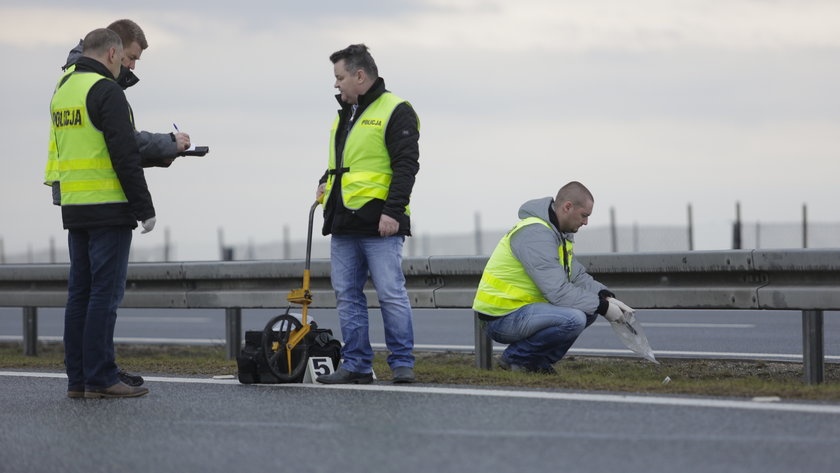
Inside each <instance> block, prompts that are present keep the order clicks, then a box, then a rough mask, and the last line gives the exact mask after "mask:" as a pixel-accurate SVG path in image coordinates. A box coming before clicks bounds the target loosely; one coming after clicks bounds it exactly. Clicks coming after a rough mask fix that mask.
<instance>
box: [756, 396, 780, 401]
mask: <svg viewBox="0 0 840 473" xmlns="http://www.w3.org/2000/svg"><path fill="white" fill-rule="evenodd" d="M752 400H753V402H779V401H781V400H782V398H780V397H779V396H756V397H754V398H752Z"/></svg>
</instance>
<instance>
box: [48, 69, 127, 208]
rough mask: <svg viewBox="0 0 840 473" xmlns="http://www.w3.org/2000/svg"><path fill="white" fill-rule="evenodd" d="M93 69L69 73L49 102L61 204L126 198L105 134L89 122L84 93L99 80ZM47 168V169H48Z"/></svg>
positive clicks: (86, 93) (122, 200)
mask: <svg viewBox="0 0 840 473" xmlns="http://www.w3.org/2000/svg"><path fill="white" fill-rule="evenodd" d="M103 79H104V80H108V79H107V78H106V77H104V76H102V75H99V74H96V73H89V72H85V73H72V74H71V75H70V77H69V78H68V79H67V80H66V81H64V83H63V84H61V85H60V87H58V89H57V90H56V92H55V94H53V99H52V102H51V103H50V113H51V115H52V133H51V136H54V137H55V149H56V160H55V161H54V162H52V164H48V166H52V168H53V170H55V169H56V168H57V171H58V180H59V181H60V182H61V205H95V204H106V203H118V202H128V199H127V198H126V197H125V193H124V192H123V190H122V186H121V185H120V181H119V179H118V178H117V173H116V172H114V168H113V166H112V164H111V156H110V154H108V147H107V145H106V144H105V137H104V136H103V135H102V132H101V131H99V130H97V129H96V128H95V127H94V126H93V124H91V122H90V116H89V115H88V112H87V95H88V92H89V91H90V88H91V87H93V85H94V84H96V83H97V82H99V81H100V80H103ZM48 170H49V169H48Z"/></svg>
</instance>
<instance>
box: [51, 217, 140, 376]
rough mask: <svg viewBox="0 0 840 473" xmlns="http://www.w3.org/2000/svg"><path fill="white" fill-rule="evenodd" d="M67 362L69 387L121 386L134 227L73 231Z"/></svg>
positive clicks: (66, 325) (66, 322)
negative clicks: (117, 333) (120, 345)
mask: <svg viewBox="0 0 840 473" xmlns="http://www.w3.org/2000/svg"><path fill="white" fill-rule="evenodd" d="M68 246H69V248H70V275H69V277H68V281H67V307H66V308H65V311H64V364H65V367H66V369H67V381H68V386H69V387H70V388H79V387H81V386H84V387H85V388H86V389H101V388H106V387H108V386H112V385H114V384H116V383H117V382H119V378H118V377H117V364H116V361H115V360H114V325H115V324H116V321H117V307H119V305H120V302H122V298H123V295H124V294H125V278H126V273H127V271H128V252H129V248H130V247H131V228H130V227H98V228H88V229H83V230H70V231H69V235H68Z"/></svg>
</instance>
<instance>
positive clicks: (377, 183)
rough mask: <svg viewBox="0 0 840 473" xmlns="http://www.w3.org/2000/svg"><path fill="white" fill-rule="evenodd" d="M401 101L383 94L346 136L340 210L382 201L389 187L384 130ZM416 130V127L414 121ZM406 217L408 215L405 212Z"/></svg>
mask: <svg viewBox="0 0 840 473" xmlns="http://www.w3.org/2000/svg"><path fill="white" fill-rule="evenodd" d="M403 102H406V101H405V100H403V99H401V98H399V97H397V96H396V95H394V94H392V93H390V92H385V93H383V94H382V95H380V96H379V98H377V99H376V100H374V101H373V103H371V104H370V105H369V106H368V107H367V108H366V109H365V111H364V112H363V113H362V114H361V116H359V117H357V118H356V121H355V124H354V125H353V127H352V128H351V130H350V132H349V133H348V135H347V140H346V141H345V143H344V152H343V154H342V160H341V163H342V164H341V165H342V170H341V172H340V174H341V198H342V202H343V203H344V206H345V207H346V208H348V209H351V210H358V209H360V208H362V206H363V205H365V204H366V203H368V202H370V201H371V200H372V199H381V200H386V199H387V198H388V190H389V189H390V186H391V176H392V174H393V171H392V170H391V157H390V155H389V154H388V148H387V147H386V146H385V130H386V129H387V128H388V121H389V120H390V118H391V114H393V112H394V109H395V108H397V106H398V105H399V104H401V103H403ZM338 125H339V117H338V116H336V118H335V120H334V121H333V125H332V130H331V131H330V158H329V166H328V168H329V174H328V176H327V186H326V189H325V191H324V202H327V201H328V199H329V196H330V192H331V191H332V188H333V184H334V182H335V176H336V174H337V173H336V156H335V135H336V131H337V130H338ZM417 127H418V129H419V127H420V123H419V121H418V123H417ZM405 213H406V215H410V214H411V211H410V210H409V208H408V206H406V208H405Z"/></svg>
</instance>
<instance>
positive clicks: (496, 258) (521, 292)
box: [473, 217, 574, 317]
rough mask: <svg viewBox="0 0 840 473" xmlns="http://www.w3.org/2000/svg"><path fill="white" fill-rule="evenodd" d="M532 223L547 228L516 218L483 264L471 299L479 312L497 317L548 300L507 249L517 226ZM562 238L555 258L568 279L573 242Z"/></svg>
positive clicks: (534, 221) (533, 221)
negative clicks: (482, 269) (562, 244)
mask: <svg viewBox="0 0 840 473" xmlns="http://www.w3.org/2000/svg"><path fill="white" fill-rule="evenodd" d="M533 224H542V225H545V226H546V227H547V228H549V229H550V228H551V225H549V224H548V223H547V222H546V221H545V220H543V219H541V218H537V217H529V218H526V219H523V220H520V221H519V223H517V224H516V225H515V226H514V227H513V228H512V229H511V230H510V231H509V232H508V233H507V234H506V235H505V236H504V237H503V238H502V240H501V241H500V242H499V244H498V245H496V249H494V250H493V254H492V255H491V256H490V259H489V260H488V261H487V266H485V267H484V272H483V273H482V275H481V281H480V282H479V283H478V290H477V291H476V294H475V299H474V300H473V310H475V311H477V312H481V313H482V314H487V315H492V316H497V317H501V316H503V315H507V314H509V313H511V312H513V311H515V310H516V309H518V308H520V307H522V306H525V305H528V304H533V303H536V302H548V301H547V300H546V299H545V297H543V294H542V292H541V291H540V289H539V288H538V287H537V285H536V284H534V281H533V280H532V279H531V277H530V276H528V273H527V272H525V268H524V267H523V266H522V263H520V262H519V260H518V259H516V256H514V254H513V251H512V250H511V248H510V239H511V237H512V236H513V234H514V233H516V232H517V231H518V230H519V229H521V228H523V227H525V226H528V225H533ZM563 241H564V246H560V247H559V248H558V249H557V257H558V260H559V262H560V264H562V265H563V267H564V268H565V269H566V271H565V272H566V275H567V277H568V278H569V280H571V276H572V258H573V257H574V255H573V251H572V248H573V246H574V244H573V243H572V242H571V241H568V240H563ZM564 250H565V251H564Z"/></svg>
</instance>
